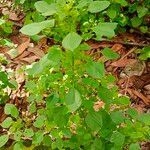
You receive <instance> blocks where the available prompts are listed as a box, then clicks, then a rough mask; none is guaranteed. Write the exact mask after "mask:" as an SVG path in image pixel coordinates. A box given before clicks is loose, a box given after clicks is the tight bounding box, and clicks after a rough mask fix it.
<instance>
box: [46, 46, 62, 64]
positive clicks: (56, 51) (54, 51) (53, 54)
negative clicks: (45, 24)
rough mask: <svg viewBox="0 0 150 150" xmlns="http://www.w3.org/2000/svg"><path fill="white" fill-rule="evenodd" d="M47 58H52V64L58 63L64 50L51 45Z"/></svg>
mask: <svg viewBox="0 0 150 150" xmlns="http://www.w3.org/2000/svg"><path fill="white" fill-rule="evenodd" d="M47 58H48V59H49V60H50V64H51V65H52V66H56V65H58V64H59V63H60V61H61V58H62V50H61V49H60V48H59V47H55V46H54V47H51V48H50V49H49V52H48V56H47Z"/></svg>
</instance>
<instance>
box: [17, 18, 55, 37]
mask: <svg viewBox="0 0 150 150" xmlns="http://www.w3.org/2000/svg"><path fill="white" fill-rule="evenodd" d="M53 26H54V19H52V20H46V21H42V22H39V23H31V24H27V25H25V26H24V27H22V28H21V30H20V31H21V33H23V34H26V35H29V36H32V35H35V34H38V33H39V32H41V31H42V30H43V29H45V28H48V27H53Z"/></svg>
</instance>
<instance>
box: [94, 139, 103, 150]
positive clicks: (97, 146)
mask: <svg viewBox="0 0 150 150" xmlns="http://www.w3.org/2000/svg"><path fill="white" fill-rule="evenodd" d="M91 150H105V146H104V144H103V143H102V141H101V139H95V140H94V143H93V144H92V145H91Z"/></svg>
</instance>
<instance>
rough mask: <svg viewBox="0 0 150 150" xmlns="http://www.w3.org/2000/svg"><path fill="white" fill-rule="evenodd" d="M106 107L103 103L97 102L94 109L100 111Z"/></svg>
mask: <svg viewBox="0 0 150 150" xmlns="http://www.w3.org/2000/svg"><path fill="white" fill-rule="evenodd" d="M104 106H105V103H104V102H103V101H97V102H95V103H94V106H93V109H94V110H95V111H99V110H100V109H101V108H103V107H104Z"/></svg>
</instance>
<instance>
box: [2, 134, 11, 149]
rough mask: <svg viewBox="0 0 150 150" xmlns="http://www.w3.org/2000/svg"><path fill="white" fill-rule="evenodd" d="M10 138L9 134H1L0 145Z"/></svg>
mask: <svg viewBox="0 0 150 150" xmlns="http://www.w3.org/2000/svg"><path fill="white" fill-rule="evenodd" d="M8 140H9V135H1V136H0V147H2V146H4V145H5V144H6V143H7V141H8Z"/></svg>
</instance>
